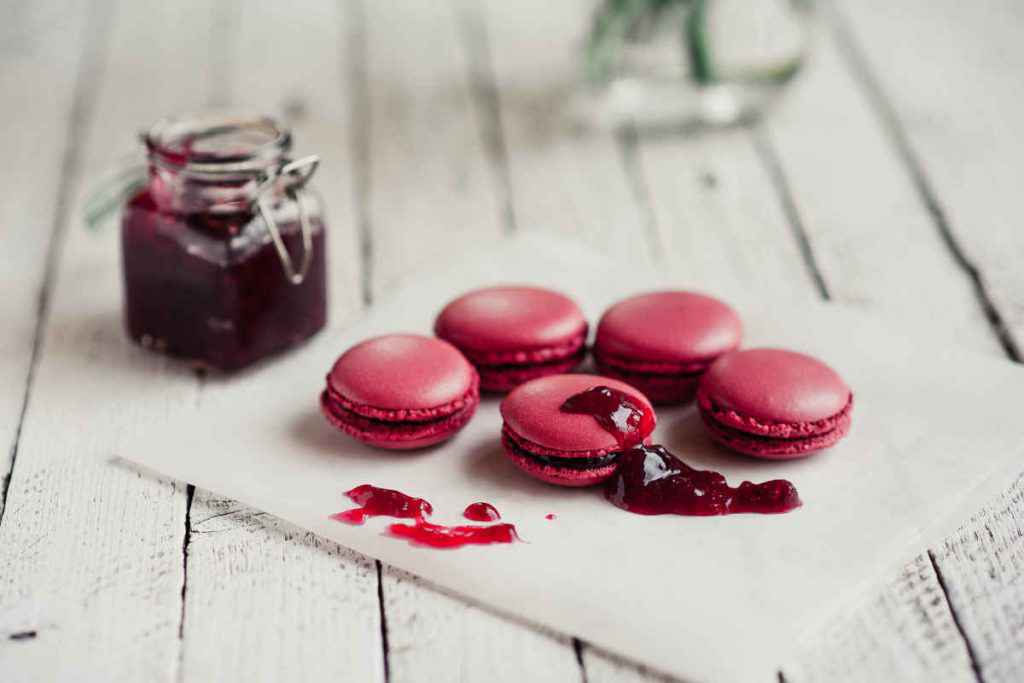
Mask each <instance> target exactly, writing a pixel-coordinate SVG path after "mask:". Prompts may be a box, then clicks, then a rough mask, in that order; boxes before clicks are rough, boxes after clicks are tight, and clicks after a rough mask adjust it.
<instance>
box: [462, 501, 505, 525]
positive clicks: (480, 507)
mask: <svg viewBox="0 0 1024 683" xmlns="http://www.w3.org/2000/svg"><path fill="white" fill-rule="evenodd" d="M462 516H463V517H465V518H466V519H471V520H473V521H474V522H496V521H498V520H499V519H501V514H499V513H498V508H496V507H494V506H493V505H491V504H490V503H484V502H483V501H481V502H479V503H470V504H469V505H467V506H466V509H465V510H463V511H462Z"/></svg>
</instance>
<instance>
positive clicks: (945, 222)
mask: <svg viewBox="0 0 1024 683" xmlns="http://www.w3.org/2000/svg"><path fill="white" fill-rule="evenodd" d="M829 19H830V21H829V22H828V23H829V24H830V27H831V28H832V31H833V34H834V35H835V38H836V44H837V45H838V47H839V51H840V54H841V55H842V57H843V59H844V60H845V62H846V65H847V67H848V68H849V70H850V73H851V74H852V76H853V79H854V81H855V82H856V83H857V84H858V85H860V87H861V88H862V90H863V91H864V94H865V96H866V97H867V100H868V102H869V104H870V105H871V108H872V109H873V110H874V111H875V113H876V114H877V116H878V118H879V120H880V121H881V124H882V128H883V129H884V130H885V132H886V133H887V134H888V135H889V138H890V139H891V140H892V143H893V145H895V147H896V149H897V151H898V152H899V156H900V158H901V159H902V160H903V163H904V165H905V166H906V167H907V170H908V171H909V173H910V177H911V180H912V182H913V184H914V187H915V189H916V190H917V192H918V195H919V196H920V199H921V201H922V202H923V203H924V206H925V208H926V209H927V211H928V213H929V215H930V216H931V218H932V223H933V224H934V226H935V229H936V230H937V231H938V233H939V237H940V238H941V239H942V242H943V244H944V245H945V246H946V249H947V250H948V251H949V254H950V256H951V257H952V259H953V261H954V263H956V265H957V266H958V267H959V268H960V269H961V270H962V271H963V273H964V275H966V276H967V278H968V280H969V281H970V283H971V287H972V289H973V290H974V296H975V298H976V299H977V301H978V305H979V306H981V310H982V312H983V313H984V315H985V319H986V320H987V321H988V324H989V327H990V328H991V329H992V333H993V334H995V336H996V338H997V339H998V340H999V344H1000V346H1002V347H1003V351H1004V352H1005V353H1006V355H1007V357H1009V358H1010V359H1011V360H1013V361H1015V362H1017V363H1021V362H1024V353H1022V350H1021V348H1020V347H1019V346H1018V345H1017V342H1016V341H1015V340H1014V339H1013V336H1012V335H1011V334H1010V330H1009V328H1008V327H1007V325H1006V322H1005V321H1004V319H1003V316H1002V314H1001V313H1000V312H999V309H998V308H997V307H996V305H995V303H994V302H993V300H992V297H991V295H990V294H989V292H988V286H987V285H986V284H985V278H984V277H983V276H982V274H981V270H980V269H979V268H978V266H977V265H975V263H974V262H973V261H971V259H970V258H969V257H968V256H967V253H966V252H965V251H964V249H963V247H962V246H961V245H960V242H959V241H958V240H957V238H956V236H955V235H954V234H953V230H952V226H951V225H950V221H949V218H948V217H947V216H946V211H945V210H944V209H943V208H942V203H941V202H940V201H939V198H938V196H937V195H936V193H935V190H934V188H933V187H932V184H931V181H930V180H929V179H928V174H927V172H926V171H925V169H924V164H923V163H922V162H921V159H920V157H919V156H918V155H917V153H916V152H915V151H914V148H913V145H912V144H911V142H910V136H909V135H908V134H907V130H906V128H905V127H904V125H903V122H902V121H901V120H900V117H899V114H898V113H897V112H896V108H895V106H893V104H892V103H891V101H890V99H889V97H888V96H887V95H886V93H885V89H884V88H883V87H882V83H881V81H880V80H879V79H878V77H876V76H875V74H874V72H873V71H872V69H871V66H870V64H869V63H868V60H867V57H866V56H865V54H864V48H863V47H862V46H861V44H860V43H859V41H858V40H857V38H856V37H855V36H854V34H853V29H852V28H851V27H850V25H849V22H848V21H847V20H846V19H845V18H844V17H843V16H842V13H841V12H840V11H839V10H838V9H837V8H835V7H833V8H832V9H831V11H830V12H829ZM972 661H973V660H972Z"/></svg>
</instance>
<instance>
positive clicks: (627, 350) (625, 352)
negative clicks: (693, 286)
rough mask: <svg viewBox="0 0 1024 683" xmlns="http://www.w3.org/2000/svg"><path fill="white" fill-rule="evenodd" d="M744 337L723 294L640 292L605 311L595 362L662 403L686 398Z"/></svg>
mask: <svg viewBox="0 0 1024 683" xmlns="http://www.w3.org/2000/svg"><path fill="white" fill-rule="evenodd" d="M741 336H742V325H741V324H740V318H739V316H738V315H737V314H736V311H734V310H733V309H732V308H730V307H729V306H728V305H726V304H725V303H723V302H721V301H719V300H718V299H715V298H713V297H710V296H705V295H703V294H697V293H695V292H682V291H670V292H653V293H650V294H640V295H638V296H633V297H630V298H628V299H625V300H623V301H620V302H619V303H617V304H615V305H614V306H612V307H611V308H609V309H608V310H607V311H606V312H605V314H604V315H603V316H601V320H600V322H599V323H598V325H597V335H596V339H595V340H594V349H593V354H594V362H595V364H596V365H597V369H598V371H599V372H600V373H601V374H602V375H606V376H608V377H615V378H618V379H621V380H623V381H625V382H629V383H630V384H632V385H633V386H635V387H636V388H637V389H639V390H640V391H642V392H643V393H644V395H646V396H647V398H649V399H650V400H651V401H653V402H654V403H656V404H657V403H661V404H666V403H683V402H686V401H689V400H692V399H693V396H694V393H695V392H696V390H697V382H698V380H699V379H700V376H701V374H702V373H703V372H704V371H705V370H707V368H708V366H709V365H711V363H712V362H713V361H714V360H715V359H716V358H718V357H719V356H721V355H722V354H724V353H728V352H729V351H732V350H734V349H736V348H737V347H738V346H739V344H740V338H741Z"/></svg>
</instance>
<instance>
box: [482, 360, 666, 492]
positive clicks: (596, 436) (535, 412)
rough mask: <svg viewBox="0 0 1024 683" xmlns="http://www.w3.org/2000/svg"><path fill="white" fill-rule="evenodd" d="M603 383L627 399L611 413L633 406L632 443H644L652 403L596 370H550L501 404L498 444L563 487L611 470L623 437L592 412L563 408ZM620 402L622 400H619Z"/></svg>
mask: <svg viewBox="0 0 1024 683" xmlns="http://www.w3.org/2000/svg"><path fill="white" fill-rule="evenodd" d="M600 387H604V388H606V389H607V390H608V391H609V392H610V393H614V394H617V395H619V396H621V397H622V399H623V400H625V401H626V402H628V406H626V407H624V408H622V409H620V410H619V411H618V412H615V411H612V414H611V415H610V417H612V419H619V418H621V416H622V415H623V414H626V413H629V412H630V411H632V412H633V413H634V414H635V417H636V418H637V419H636V420H635V427H636V430H637V433H636V434H635V439H634V440H635V441H636V442H646V441H647V440H648V437H649V436H650V433H651V431H653V429H654V425H655V421H656V418H655V414H654V409H653V408H652V407H651V404H650V403H649V402H648V401H647V399H646V398H645V397H644V396H643V394H641V393H640V392H639V391H637V390H636V389H634V388H633V387H631V386H629V385H628V384H626V383H625V382H620V381H618V380H615V379H612V378H609V377H598V376H596V375H554V376H551V377H542V378H540V379H535V380H533V381H530V382H527V383H525V384H523V385H521V386H519V387H517V388H516V389H515V390H514V391H512V392H511V393H510V394H509V395H508V396H506V397H505V400H504V401H502V403H501V416H502V418H503V419H504V426H503V427H502V434H501V437H502V445H503V446H504V448H505V453H506V455H508V457H509V458H510V459H511V460H512V462H513V463H514V464H515V465H516V466H517V467H518V468H519V469H521V470H522V471H523V472H525V473H526V474H528V475H530V476H532V477H535V478H536V479H540V480H541V481H545V482H548V483H551V484H558V485H561V486H590V485H592V484H598V483H600V482H602V481H604V480H606V479H608V478H609V477H610V476H612V474H613V473H614V472H615V467H616V465H617V462H616V461H617V459H618V456H619V454H620V453H621V452H622V450H623V445H622V441H621V439H619V438H616V436H615V435H614V434H613V433H612V432H611V431H609V430H608V428H607V427H606V426H602V424H601V423H600V422H599V420H597V419H595V418H594V417H593V416H592V415H590V414H584V413H580V412H567V411H566V410H564V409H563V406H564V405H565V404H566V401H567V400H569V399H571V398H574V397H577V396H580V395H582V394H584V393H585V392H588V391H591V390H594V389H597V388H600ZM617 403H619V404H620V405H621V401H618V402H617Z"/></svg>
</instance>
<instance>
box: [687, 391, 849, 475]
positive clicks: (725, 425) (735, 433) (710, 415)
mask: <svg viewBox="0 0 1024 683" xmlns="http://www.w3.org/2000/svg"><path fill="white" fill-rule="evenodd" d="M698 402H699V403H700V414H701V419H702V420H703V421H704V425H705V426H706V427H707V431H708V434H709V435H710V436H711V438H712V440H714V441H715V442H717V443H719V444H721V445H723V446H725V447H726V448H729V449H731V450H733V451H736V452H738V453H743V454H744V455H750V456H753V457H755V458H765V459H769V460H792V459H795V458H803V457H805V456H808V455H811V454H813V453H817V452H818V451H821V450H823V449H825V448H829V447H830V446H833V445H835V444H836V443H837V442H838V441H839V440H840V439H842V438H843V437H844V436H846V434H847V433H848V432H849V431H850V424H851V422H852V411H853V399H852V397H851V399H850V402H849V403H848V404H847V406H846V408H844V409H843V410H842V411H841V412H839V413H838V414H836V415H834V416H832V417H830V418H827V419H825V420H819V421H816V422H813V423H791V424H762V423H758V422H756V421H754V420H744V418H743V416H740V415H738V414H737V413H735V412H734V411H725V410H716V409H714V408H713V407H712V406H711V405H710V404H709V402H708V401H707V400H706V399H705V398H704V397H703V396H701V397H698ZM737 424H743V428H742V429H741V428H738V427H737V426H736V425H737Z"/></svg>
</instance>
